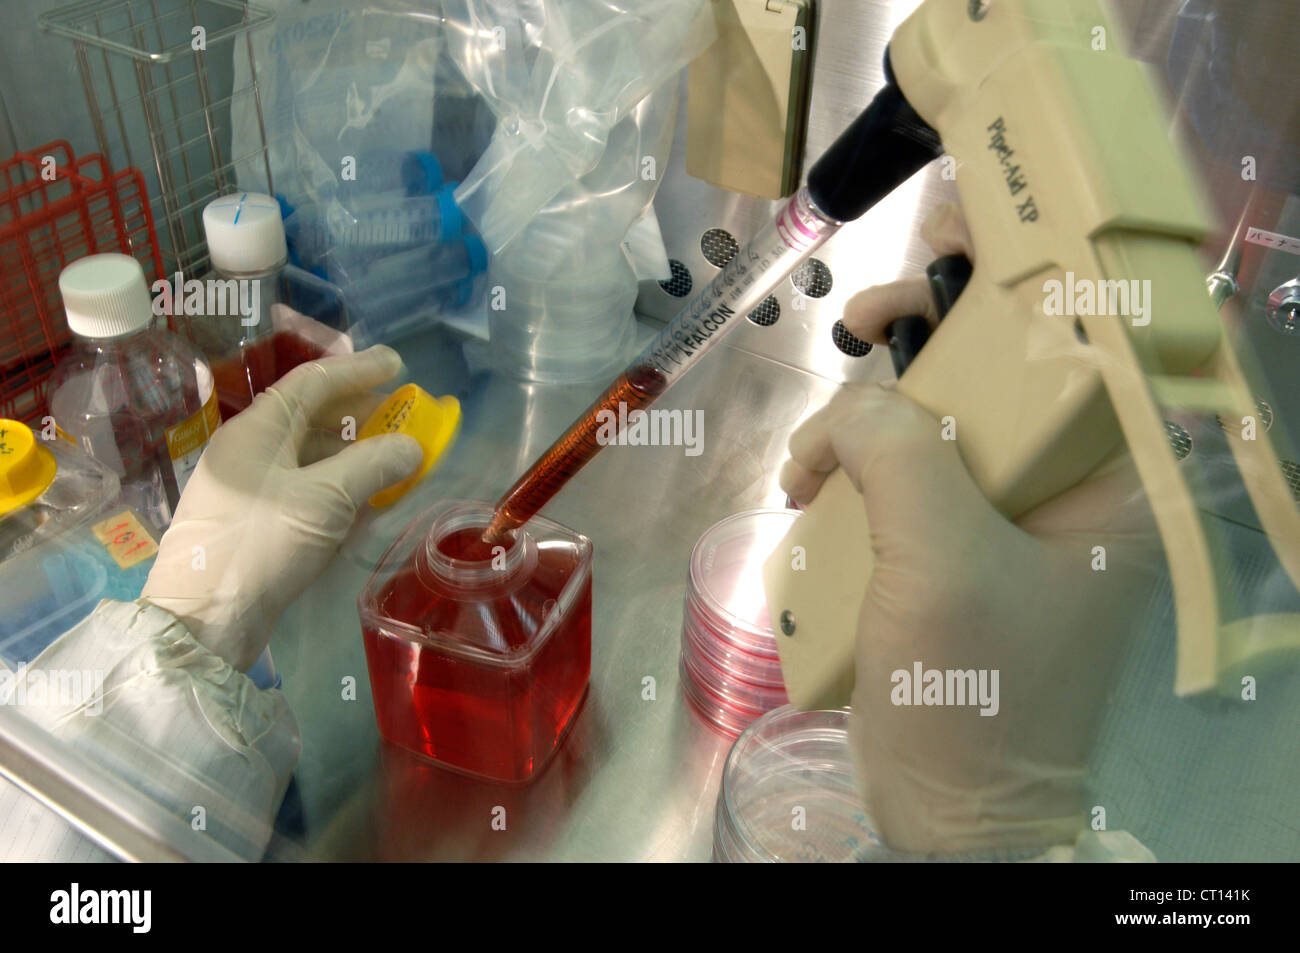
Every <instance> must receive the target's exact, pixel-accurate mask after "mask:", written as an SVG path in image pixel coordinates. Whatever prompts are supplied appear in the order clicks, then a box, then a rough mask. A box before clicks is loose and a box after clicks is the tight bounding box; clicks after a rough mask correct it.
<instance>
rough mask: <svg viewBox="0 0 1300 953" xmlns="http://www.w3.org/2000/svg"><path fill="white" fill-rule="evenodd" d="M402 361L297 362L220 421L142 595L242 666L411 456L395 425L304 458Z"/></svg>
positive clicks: (408, 469)
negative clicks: (316, 439)
mask: <svg viewBox="0 0 1300 953" xmlns="http://www.w3.org/2000/svg"><path fill="white" fill-rule="evenodd" d="M401 366H402V361H401V358H400V357H399V356H398V354H397V352H396V351H394V350H392V349H391V348H387V347H382V346H381V347H372V348H370V349H369V350H366V351H363V352H361V353H359V354H349V355H345V356H339V357H328V358H323V359H321V360H319V361H313V362H311V363H308V364H303V365H301V366H299V367H296V368H294V369H293V370H292V371H290V372H289V373H288V374H286V375H285V376H284V377H283V378H281V379H280V380H279V381H277V382H276V383H275V384H274V385H272V386H271V387H269V388H268V389H267V390H266V391H265V392H264V393H262V394H259V395H258V396H257V397H256V398H255V399H254V401H253V403H252V404H251V405H250V406H249V407H248V408H247V409H246V410H244V411H243V412H242V413H240V414H239V415H237V416H236V417H234V418H233V419H231V420H229V421H227V422H225V423H223V424H222V425H221V427H220V428H218V430H217V432H216V434H214V435H213V437H212V441H211V442H210V443H209V444H208V447H207V449H206V450H204V452H203V456H202V458H200V460H199V465H198V467H197V468H196V469H195V471H194V473H193V475H192V476H191V477H190V480H189V483H188V484H187V485H186V487H185V492H184V493H183V494H181V499H180V503H179V504H178V505H177V507H176V514H175V516H174V517H173V519H172V523H171V527H170V528H169V529H168V530H167V532H166V533H165V534H163V538H162V540H161V542H160V543H159V548H158V557H157V560H156V562H155V563H154V566H153V569H152V571H151V572H150V573H149V578H148V580H147V581H146V582H145V585H144V591H143V592H142V593H141V597H142V598H143V599H145V600H147V601H148V602H150V603H152V604H154V605H156V606H158V607H159V608H162V609H165V610H167V611H168V612H170V613H172V614H173V615H175V616H176V617H178V618H179V619H180V620H181V621H182V622H184V623H185V625H186V626H187V627H188V628H189V630H190V632H191V633H193V635H194V637H195V638H196V639H197V640H198V642H199V643H200V644H201V645H204V646H205V647H207V648H208V649H210V650H211V651H213V652H214V653H216V654H217V655H219V656H221V657H222V658H223V659H225V660H226V661H227V662H229V663H230V664H231V665H233V666H234V667H235V668H237V669H239V670H241V671H247V670H248V668H249V667H250V666H251V665H252V664H253V663H254V662H255V661H256V660H257V658H258V656H259V655H261V654H262V652H263V650H264V649H265V648H266V645H267V641H268V640H269V639H270V636H271V630H272V628H273V627H274V626H275V622H276V620H277V619H278V618H279V616H280V613H281V612H283V611H284V609H285V607H286V606H288V605H289V603H291V602H292V601H293V600H294V599H295V598H297V597H298V595H299V594H300V593H301V592H302V591H303V590H304V589H305V588H306V587H307V586H308V585H309V584H310V583H311V582H312V580H314V579H315V578H316V577H317V576H318V575H319V574H320V573H321V571H322V570H323V569H324V568H325V566H326V564H327V563H328V562H329V561H330V559H331V558H332V557H333V555H334V552H335V550H336V549H337V548H338V545H339V543H340V542H342V540H343V538H344V536H346V535H347V533H348V530H349V529H350V528H351V526H352V521H353V519H354V518H355V517H356V514H357V510H358V509H359V508H360V507H361V506H363V505H365V503H366V500H367V499H368V498H369V497H370V496H371V494H373V493H376V492H378V491H379V490H381V489H383V488H385V487H387V486H390V485H392V484H393V483H396V482H398V481H399V480H401V479H403V478H405V477H407V476H409V475H410V474H411V473H412V471H414V470H415V468H416V467H417V466H418V465H419V462H420V456H421V451H420V445H419V443H418V442H417V441H415V440H414V439H413V438H411V437H408V436H405V435H402V434H391V435H385V436H380V437H372V438H369V439H367V440H363V441H358V442H357V443H355V444H354V445H352V446H348V447H346V448H345V449H343V450H342V451H341V452H339V453H336V454H334V455H332V456H328V457H326V458H325V459H321V460H319V461H317V462H314V463H307V459H308V456H309V455H310V454H312V452H313V450H312V447H310V446H309V443H311V441H309V437H311V436H312V435H313V434H316V435H319V431H312V427H313V425H315V426H318V427H325V428H338V427H339V426H340V422H341V419H342V417H343V415H345V414H349V413H350V414H351V415H352V416H353V417H354V418H355V419H356V420H357V425H358V428H359V427H360V424H361V423H362V422H363V421H364V419H365V416H366V410H368V409H372V406H371V405H372V404H373V395H368V394H367V393H366V392H367V391H368V390H369V389H370V388H372V387H375V386H377V385H379V384H382V383H383V382H384V381H386V380H389V379H390V378H392V377H393V376H394V375H395V374H396V373H397V372H398V371H399V370H400V369H401ZM367 398H370V399H369V400H368V399H367ZM304 464H306V465H304Z"/></svg>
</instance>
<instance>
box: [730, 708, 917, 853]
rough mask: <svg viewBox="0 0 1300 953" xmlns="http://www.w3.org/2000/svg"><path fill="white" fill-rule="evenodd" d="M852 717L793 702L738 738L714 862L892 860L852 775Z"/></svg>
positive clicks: (757, 723) (847, 714)
mask: <svg viewBox="0 0 1300 953" xmlns="http://www.w3.org/2000/svg"><path fill="white" fill-rule="evenodd" d="M848 719H849V713H848V710H847V709H842V708H841V709H837V710H833V711H798V710H796V709H794V708H791V707H790V706H789V705H786V706H783V707H781V708H778V709H776V710H774V711H771V712H768V713H767V714H766V715H764V716H763V717H762V718H759V719H758V720H757V721H755V722H754V723H753V724H751V725H750V726H749V727H748V728H747V729H746V730H745V731H744V733H743V734H741V736H740V737H739V738H737V739H736V742H735V744H733V745H732V746H731V753H730V754H728V755H727V763H726V765H725V766H724V767H723V770H722V786H721V788H720V790H719V791H718V808H717V815H716V818H715V820H714V825H713V859H714V861H715V862H719V863H851V862H855V861H856V862H864V861H879V860H886V859H890V857H891V855H890V852H889V850H888V849H887V848H886V847H885V846H884V842H883V841H882V840H881V839H880V837H879V835H878V834H877V833H876V832H875V824H874V822H873V821H872V819H871V816H870V814H869V813H868V812H867V809H866V808H865V807H864V806H863V803H862V796H861V794H860V793H859V790H858V784H857V782H856V781H855V779H854V776H853V759H852V755H851V752H850V748H849V739H848Z"/></svg>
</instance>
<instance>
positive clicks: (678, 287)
mask: <svg viewBox="0 0 1300 953" xmlns="http://www.w3.org/2000/svg"><path fill="white" fill-rule="evenodd" d="M668 267H669V268H670V269H671V270H672V277H671V278H669V279H668V280H667V281H661V282H659V287H660V288H663V289H664V291H666V292H668V293H669V294H670V295H672V296H673V297H674V298H685V297H686V296H687V295H688V294H690V293H691V287H692V286H693V282H692V281H691V272H690V270H689V269H688V268H687V267H686V266H685V265H683V264H682V263H681V262H680V261H678V260H677V259H676V258H670V259H669V260H668Z"/></svg>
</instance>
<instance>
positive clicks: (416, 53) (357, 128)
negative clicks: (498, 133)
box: [231, 0, 494, 207]
mask: <svg viewBox="0 0 1300 953" xmlns="http://www.w3.org/2000/svg"><path fill="white" fill-rule="evenodd" d="M265 5H267V6H269V7H270V8H271V9H272V10H273V11H274V12H275V15H276V19H275V22H274V24H273V27H272V28H271V29H268V30H259V31H257V32H255V33H254V34H253V35H252V37H253V55H254V62H255V64H256V73H257V81H258V85H259V87H260V90H261V108H262V110H263V115H264V119H265V125H266V140H267V145H268V148H269V151H270V161H271V174H272V177H273V179H274V182H275V188H276V191H277V192H278V193H279V194H280V195H282V196H283V197H284V198H285V199H286V200H287V201H288V202H289V204H290V205H291V206H294V207H297V206H300V205H303V204H306V203H309V202H311V203H317V204H322V203H326V202H329V201H330V200H339V201H342V202H344V203H347V202H348V201H349V200H350V199H352V198H353V197H354V195H355V194H357V193H360V194H368V193H375V192H384V191H386V190H397V189H400V188H401V187H402V185H403V182H404V180H405V179H407V178H408V177H409V176H408V175H406V174H404V170H403V164H404V162H406V161H407V158H408V156H409V155H410V154H411V153H412V152H424V151H431V152H432V154H433V156H434V157H435V158H436V162H437V174H438V176H440V177H441V178H443V179H445V180H455V179H459V178H460V177H461V176H462V175H464V174H465V172H466V171H468V169H469V168H470V167H471V166H472V165H473V164H474V162H475V161H476V160H477V159H478V156H479V154H480V153H481V152H482V150H483V148H484V146H485V145H486V143H487V140H488V138H489V137H490V135H491V133H492V129H493V124H494V120H493V117H492V114H491V113H490V112H489V111H488V110H487V108H486V106H485V105H484V103H483V101H482V99H481V98H480V96H479V95H478V93H477V92H475V90H474V89H473V88H472V87H470V85H469V84H468V83H467V82H466V81H465V80H464V78H463V77H462V76H461V75H460V72H459V70H458V69H457V68H456V65H455V64H454V63H453V62H452V61H451V60H450V59H449V58H448V57H447V56H446V55H445V52H444V45H443V31H442V23H441V16H440V14H439V8H438V4H437V2H436V0H372V2H369V3H366V4H364V5H357V4H355V3H352V2H351V0H267V2H266V3H265ZM249 70H250V67H249V63H248V58H247V54H246V51H245V49H244V47H243V46H242V45H237V46H236V53H235V71H236V81H237V82H247V81H248V78H249ZM231 118H232V125H233V127H234V151H235V154H236V155H237V156H247V155H249V154H250V153H252V152H253V151H254V150H256V148H257V147H258V144H259V142H260V134H259V133H258V130H257V123H258V121H259V117H258V115H257V112H256V110H255V109H254V108H253V105H252V104H251V103H240V104H239V109H237V110H236V112H235V114H234V115H233V116H232V117H231ZM250 161H255V160H250ZM435 184H436V183H435Z"/></svg>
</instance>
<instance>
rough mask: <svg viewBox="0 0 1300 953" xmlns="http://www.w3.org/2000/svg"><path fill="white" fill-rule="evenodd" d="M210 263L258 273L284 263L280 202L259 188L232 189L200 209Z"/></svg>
mask: <svg viewBox="0 0 1300 953" xmlns="http://www.w3.org/2000/svg"><path fill="white" fill-rule="evenodd" d="M203 231H204V233H205V234H206V235H207V237H208V255H209V257H210V258H211V259H212V267H213V268H216V269H217V270H218V271H224V272H225V273H226V274H234V275H239V274H258V273H260V272H265V271H271V270H273V269H275V268H278V267H279V266H280V265H283V264H284V261H285V259H286V258H287V257H288V256H289V251H288V248H287V247H286V246H285V243H284V221H283V220H282V219H281V218H280V203H279V202H277V201H276V200H275V199H273V198H271V196H269V195H263V194H262V193H260V192H232V193H231V194H230V195H222V196H220V197H218V198H215V199H213V200H212V201H211V202H209V203H208V204H207V206H206V207H205V208H204V209H203Z"/></svg>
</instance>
